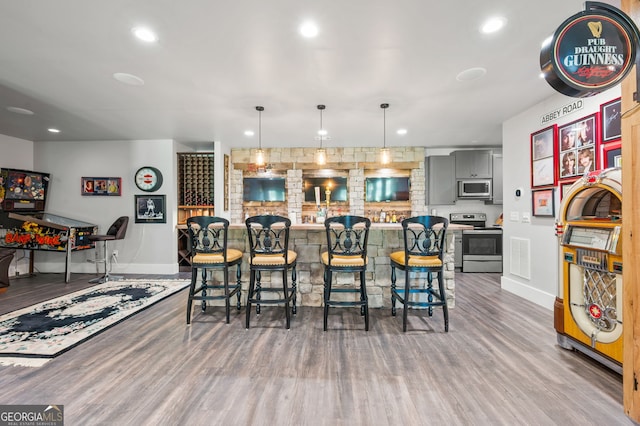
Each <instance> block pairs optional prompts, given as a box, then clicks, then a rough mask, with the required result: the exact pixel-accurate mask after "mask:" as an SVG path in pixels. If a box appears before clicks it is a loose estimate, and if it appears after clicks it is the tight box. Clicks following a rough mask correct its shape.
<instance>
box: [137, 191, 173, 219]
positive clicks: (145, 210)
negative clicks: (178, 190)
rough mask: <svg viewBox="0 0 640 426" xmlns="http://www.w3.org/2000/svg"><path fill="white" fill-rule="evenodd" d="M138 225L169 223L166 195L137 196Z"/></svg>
mask: <svg viewBox="0 0 640 426" xmlns="http://www.w3.org/2000/svg"><path fill="white" fill-rule="evenodd" d="M135 200H136V215H135V216H136V223H167V203H166V196H165V195H146V194H145V195H136V196H135Z"/></svg>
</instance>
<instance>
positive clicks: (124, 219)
mask: <svg viewBox="0 0 640 426" xmlns="http://www.w3.org/2000/svg"><path fill="white" fill-rule="evenodd" d="M128 225H129V216H120V217H119V218H118V219H116V221H115V222H113V224H112V225H111V226H110V227H109V230H108V231H107V233H106V234H96V235H89V241H93V242H98V241H102V242H103V249H104V252H103V258H102V259H97V260H96V261H95V262H96V263H104V275H103V276H101V277H98V278H94V279H92V280H90V281H89V282H90V283H106V282H107V281H114V280H121V279H122V278H123V277H122V276H119V275H111V274H110V271H111V262H110V257H109V248H108V242H109V241H114V240H122V239H124V236H125V235H126V233H127V226H128ZM96 249H97V248H96Z"/></svg>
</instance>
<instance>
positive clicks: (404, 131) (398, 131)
mask: <svg viewBox="0 0 640 426" xmlns="http://www.w3.org/2000/svg"><path fill="white" fill-rule="evenodd" d="M396 133H397V134H399V135H406V134H407V129H398V130H397V131H396Z"/></svg>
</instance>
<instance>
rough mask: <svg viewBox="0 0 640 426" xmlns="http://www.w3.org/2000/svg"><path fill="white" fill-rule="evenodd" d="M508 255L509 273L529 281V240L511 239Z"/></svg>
mask: <svg viewBox="0 0 640 426" xmlns="http://www.w3.org/2000/svg"><path fill="white" fill-rule="evenodd" d="M509 253H510V261H509V263H510V272H511V273H512V274H513V275H517V276H519V277H522V278H526V279H531V240H529V239H526V238H515V237H511V238H510V250H509Z"/></svg>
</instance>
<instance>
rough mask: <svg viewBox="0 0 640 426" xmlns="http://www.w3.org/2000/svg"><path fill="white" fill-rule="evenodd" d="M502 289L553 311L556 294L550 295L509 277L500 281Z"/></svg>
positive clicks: (503, 277)
mask: <svg viewBox="0 0 640 426" xmlns="http://www.w3.org/2000/svg"><path fill="white" fill-rule="evenodd" d="M500 287H501V288H502V289H503V290H506V291H508V292H511V293H513V294H516V295H518V296H520V297H522V298H524V299H527V300H529V301H530V302H533V303H535V304H536V305H540V306H542V307H544V308H547V309H549V310H553V304H554V303H555V300H556V295H555V294H549V293H546V292H544V291H540V290H538V289H537V288H533V287H531V286H529V285H526V284H523V283H521V282H518V281H514V280H512V279H510V278H508V277H505V276H502V277H501V279H500Z"/></svg>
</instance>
